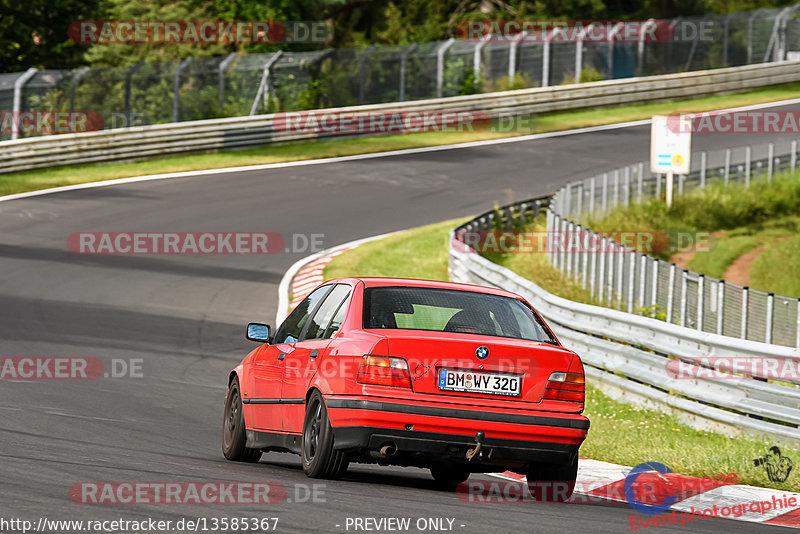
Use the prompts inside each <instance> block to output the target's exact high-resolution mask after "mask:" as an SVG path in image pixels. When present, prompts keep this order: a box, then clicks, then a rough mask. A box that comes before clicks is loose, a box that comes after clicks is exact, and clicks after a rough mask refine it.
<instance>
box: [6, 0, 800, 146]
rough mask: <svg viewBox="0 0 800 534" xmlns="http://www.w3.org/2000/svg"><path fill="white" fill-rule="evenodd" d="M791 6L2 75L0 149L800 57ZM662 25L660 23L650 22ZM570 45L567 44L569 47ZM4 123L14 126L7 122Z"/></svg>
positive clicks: (799, 22)
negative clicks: (183, 124)
mask: <svg viewBox="0 0 800 534" xmlns="http://www.w3.org/2000/svg"><path fill="white" fill-rule="evenodd" d="M798 9H800V4H797V5H795V6H793V7H789V8H783V9H759V10H757V11H752V12H738V13H732V14H730V15H708V16H705V17H689V18H678V19H674V20H671V21H669V28H670V30H669V32H667V34H666V35H667V37H663V36H662V37H659V38H657V39H644V35H646V26H645V31H644V32H642V36H643V37H642V38H640V39H638V41H635V42H632V41H631V39H624V38H623V36H622V33H623V30H622V28H621V27H614V29H615V30H616V33H615V32H613V31H612V32H610V33H608V35H607V36H606V38H605V39H604V40H592V39H590V38H589V37H590V35H591V34H590V33H589V32H588V31H587V32H584V33H580V32H578V33H577V34H575V33H573V36H572V37H571V38H570V39H566V40H564V39H558V38H554V34H553V33H552V30H551V32H550V33H547V32H545V34H544V38H542V37H541V36H539V37H538V38H537V39H535V40H531V39H528V37H529V35H528V34H527V33H524V32H523V33H520V34H519V35H518V36H516V37H514V38H512V39H499V40H496V39H492V38H491V36H490V37H489V38H484V39H480V40H477V41H471V40H456V39H450V40H447V41H439V42H432V43H419V44H411V45H407V46H385V47H378V46H372V47H369V48H349V49H331V50H322V51H316V52H282V53H277V54H250V55H237V54H231V55H229V56H223V57H212V58H187V59H185V60H183V61H181V62H170V63H149V64H141V63H140V64H137V65H134V66H132V67H131V66H128V67H111V68H91V69H89V68H88V67H84V68H82V69H76V70H63V71H59V70H45V71H36V70H29V71H28V72H25V73H13V74H0V111H2V112H3V113H4V115H3V125H2V127H0V140H5V139H14V138H18V137H28V136H32V135H41V134H42V133H55V132H49V131H48V132H42V131H40V130H39V129H37V128H22V127H20V126H19V125H18V124H17V123H18V122H19V120H20V119H19V114H20V113H26V112H38V111H65V112H92V113H96V114H99V115H100V116H102V119H103V120H102V127H103V128H119V127H126V126H137V125H146V124H157V123H168V122H177V121H186V120H198V119H205V118H218V117H230V116H242V115H248V114H249V115H253V114H256V113H265V112H274V111H289V110H303V109H320V108H327V107H341V106H350V105H356V104H375V103H386V102H398V101H399V102H402V101H407V100H418V99H425V98H434V97H440V96H445V97H446V96H456V95H459V94H474V93H479V92H491V91H498V90H506V89H512V88H526V87H546V86H553V85H559V84H564V83H573V82H576V81H596V80H603V79H617V78H626V77H632V76H648V75H657V74H667V73H674V72H683V71H688V70H698V69H707V68H720V67H727V66H739V65H744V64H750V63H761V62H768V61H777V60H783V59H786V58H790V59H791V58H795V56H798V57H797V59H800V19H796V18H794V17H795V11H797V10H798ZM651 22H652V24H656V23H658V24H662V23H663V22H665V21H651ZM575 35H577V37H575ZM10 117H13V118H14V120H13V121H9V118H10Z"/></svg>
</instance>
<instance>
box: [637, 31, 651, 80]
mask: <svg viewBox="0 0 800 534" xmlns="http://www.w3.org/2000/svg"><path fill="white" fill-rule="evenodd" d="M654 23H655V21H654V20H653V19H647V22H645V23H644V27H643V28H642V32H641V33H640V34H639V40H638V41H639V42H638V43H636V60H637V61H636V75H637V76H642V75H643V73H644V36H645V33H646V32H647V27H648V26H651V25H653V24H654Z"/></svg>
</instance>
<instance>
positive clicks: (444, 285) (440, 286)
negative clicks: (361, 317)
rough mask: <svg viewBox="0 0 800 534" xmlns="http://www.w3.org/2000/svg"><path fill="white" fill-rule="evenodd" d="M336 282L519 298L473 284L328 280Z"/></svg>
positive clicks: (408, 279) (356, 279) (380, 279)
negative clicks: (435, 289) (447, 290)
mask: <svg viewBox="0 0 800 534" xmlns="http://www.w3.org/2000/svg"><path fill="white" fill-rule="evenodd" d="M337 281H350V282H363V283H364V286H365V287H385V286H401V287H426V288H437V289H453V290H456V291H471V292H473V293H485V294H487V295H499V296H503V297H511V298H515V299H519V298H521V297H520V296H519V295H517V294H516V293H512V292H510V291H505V290H502V289H495V288H492V287H484V286H477V285H473V284H458V283H455V282H442V281H440V280H419V279H416V278H387V277H357V278H340V279H338V280H329V282H337Z"/></svg>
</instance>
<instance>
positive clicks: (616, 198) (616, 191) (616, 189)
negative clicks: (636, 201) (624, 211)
mask: <svg viewBox="0 0 800 534" xmlns="http://www.w3.org/2000/svg"><path fill="white" fill-rule="evenodd" d="M618 207H619V169H617V170H615V171H614V208H618Z"/></svg>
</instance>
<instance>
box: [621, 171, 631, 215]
mask: <svg viewBox="0 0 800 534" xmlns="http://www.w3.org/2000/svg"><path fill="white" fill-rule="evenodd" d="M622 183H623V184H624V187H625V195H624V197H623V198H624V199H625V205H626V206H628V205H630V203H631V168H630V167H625V175H624V180H623V181H622Z"/></svg>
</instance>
